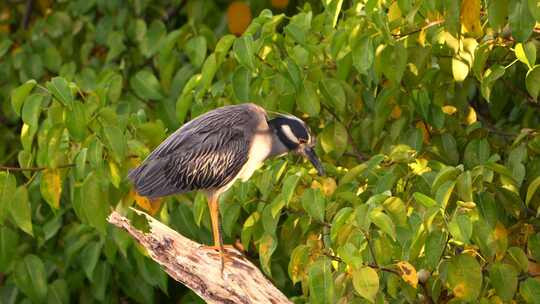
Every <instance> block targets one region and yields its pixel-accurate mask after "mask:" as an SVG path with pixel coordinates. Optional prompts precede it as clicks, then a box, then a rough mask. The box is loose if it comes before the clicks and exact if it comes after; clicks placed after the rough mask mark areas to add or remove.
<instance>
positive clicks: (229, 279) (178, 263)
mask: <svg viewBox="0 0 540 304" xmlns="http://www.w3.org/2000/svg"><path fill="white" fill-rule="evenodd" d="M133 210H134V211H135V212H136V213H137V214H139V215H144V216H145V217H146V219H147V221H148V224H149V226H150V231H149V232H148V233H145V232H143V231H140V230H138V229H136V228H135V227H133V226H132V225H131V223H130V221H129V219H127V218H126V217H124V216H122V215H120V214H119V213H118V212H116V211H113V212H112V213H111V214H110V215H109V217H108V221H109V223H111V224H113V225H115V226H118V227H120V228H122V229H124V230H125V231H127V232H128V233H129V234H130V235H131V236H132V237H133V238H134V239H135V240H137V242H138V243H140V244H141V245H142V246H144V247H145V248H146V250H147V251H148V253H149V254H150V256H151V257H152V259H153V260H154V261H156V262H158V263H159V264H160V265H161V267H162V268H163V269H164V270H165V271H166V272H167V273H168V274H169V276H171V277H172V278H173V279H175V280H176V281H178V282H180V283H182V284H184V285H186V286H187V287H188V288H189V289H191V290H193V291H194V292H195V293H196V294H198V295H199V296H200V297H201V298H202V299H204V300H205V301H206V302H207V303H234V304H237V303H291V302H290V301H289V300H288V299H287V297H285V295H283V294H282V293H281V292H280V291H279V290H278V289H277V288H276V287H275V286H274V285H273V284H272V283H271V282H270V281H269V280H268V279H267V278H266V277H265V276H264V275H263V274H262V273H261V271H260V270H259V269H258V268H257V267H256V266H255V265H253V263H251V262H250V261H248V260H247V259H246V258H245V257H244V256H243V255H242V254H241V253H240V252H239V251H238V250H236V249H233V248H227V256H226V259H225V268H224V270H223V274H222V273H221V259H220V255H219V252H217V251H215V250H213V249H207V248H204V245H202V244H199V243H196V242H194V241H192V240H190V239H188V238H186V237H184V236H182V235H180V234H179V233H177V232H176V231H174V230H172V229H171V228H169V227H167V226H166V225H164V224H163V223H161V222H159V221H157V220H156V219H154V218H152V217H151V216H150V215H148V214H146V213H144V212H142V211H140V210H136V209H133ZM133 288H137V287H136V286H133Z"/></svg>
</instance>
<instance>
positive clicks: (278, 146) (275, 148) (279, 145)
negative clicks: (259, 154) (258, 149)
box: [267, 123, 290, 158]
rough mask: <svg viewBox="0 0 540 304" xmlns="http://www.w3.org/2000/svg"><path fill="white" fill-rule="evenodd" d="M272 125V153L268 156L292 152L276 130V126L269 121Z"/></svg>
mask: <svg viewBox="0 0 540 304" xmlns="http://www.w3.org/2000/svg"><path fill="white" fill-rule="evenodd" d="M269 126H270V134H269V135H270V137H271V143H272V147H271V149H270V153H269V154H268V157H267V158H270V157H275V156H282V155H285V154H287V153H288V152H290V149H289V148H287V146H285V144H284V143H283V142H282V141H281V139H280V138H279V136H278V134H277V132H276V130H274V128H275V126H274V125H273V124H272V123H269Z"/></svg>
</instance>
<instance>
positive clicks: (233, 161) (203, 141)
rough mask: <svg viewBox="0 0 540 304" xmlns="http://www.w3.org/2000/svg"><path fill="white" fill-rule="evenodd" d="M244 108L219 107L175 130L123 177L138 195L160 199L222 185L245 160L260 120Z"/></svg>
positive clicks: (231, 178) (250, 110)
mask: <svg viewBox="0 0 540 304" xmlns="http://www.w3.org/2000/svg"><path fill="white" fill-rule="evenodd" d="M254 114H257V113H253V110H252V108H250V107H248V106H247V105H238V106H228V107H223V108H219V109H216V110H213V111H210V112H208V113H206V114H205V115H202V116H200V117H198V118H196V119H194V120H192V121H190V122H189V123H187V124H185V125H184V126H183V127H182V128H180V129H178V130H177V131H176V132H174V133H173V134H172V135H171V136H169V137H168V138H167V139H166V140H165V141H164V142H163V143H161V144H160V145H159V146H158V147H157V148H156V149H155V150H154V151H153V152H152V153H150V155H149V156H148V157H147V158H146V160H145V161H144V162H143V163H142V164H141V165H140V166H139V167H137V168H135V169H134V170H132V171H131V172H130V173H129V175H128V177H129V178H130V179H131V180H132V181H133V183H134V185H135V188H136V190H137V192H138V193H139V194H140V195H143V196H147V197H152V198H154V197H161V196H166V195H170V194H175V193H181V192H187V191H191V190H198V189H216V188H220V187H223V186H225V185H227V184H228V183H229V182H231V181H232V180H233V178H234V177H236V175H237V174H238V172H239V171H240V170H241V168H242V167H243V165H244V164H245V163H246V161H247V159H248V155H249V147H250V144H251V140H252V132H250V131H252V130H254V128H256V126H257V125H258V123H259V122H260V119H261V117H260V116H259V115H254Z"/></svg>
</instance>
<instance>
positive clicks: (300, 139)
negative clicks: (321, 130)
mask: <svg viewBox="0 0 540 304" xmlns="http://www.w3.org/2000/svg"><path fill="white" fill-rule="evenodd" d="M298 141H299V142H300V143H301V144H305V143H307V140H305V139H304V138H299V139H298Z"/></svg>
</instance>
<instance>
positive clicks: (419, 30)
mask: <svg viewBox="0 0 540 304" xmlns="http://www.w3.org/2000/svg"><path fill="white" fill-rule="evenodd" d="M444 22H445V20H444V19H442V20H435V21H431V22H429V23H428V24H426V25H424V26H423V27H421V28H419V29H416V30H414V31H410V32H407V33H405V34H392V36H393V37H394V38H396V39H399V38H403V37H407V36H409V35H412V34H416V33H418V32H421V31H423V30H426V29H428V28H430V27H433V26H437V25H439V24H442V23H444Z"/></svg>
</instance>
